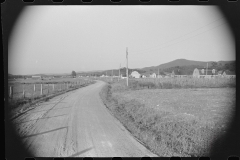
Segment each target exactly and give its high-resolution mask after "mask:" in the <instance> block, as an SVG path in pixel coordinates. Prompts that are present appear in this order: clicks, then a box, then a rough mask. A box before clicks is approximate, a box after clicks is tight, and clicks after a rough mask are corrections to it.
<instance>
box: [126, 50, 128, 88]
mask: <svg viewBox="0 0 240 160" xmlns="http://www.w3.org/2000/svg"><path fill="white" fill-rule="evenodd" d="M126 59H127V68H126V72H127V86H128V48H127V50H126Z"/></svg>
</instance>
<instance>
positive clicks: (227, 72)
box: [222, 70, 235, 76]
mask: <svg viewBox="0 0 240 160" xmlns="http://www.w3.org/2000/svg"><path fill="white" fill-rule="evenodd" d="M222 75H223V76H226V75H235V73H234V72H232V71H229V70H225V71H224V72H223V74H222Z"/></svg>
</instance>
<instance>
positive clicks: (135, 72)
mask: <svg viewBox="0 0 240 160" xmlns="http://www.w3.org/2000/svg"><path fill="white" fill-rule="evenodd" d="M133 74H137V75H140V74H139V73H138V72H137V71H133V72H132V73H131V75H133Z"/></svg>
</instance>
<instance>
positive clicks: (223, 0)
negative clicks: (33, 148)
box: [1, 0, 240, 160]
mask: <svg viewBox="0 0 240 160" xmlns="http://www.w3.org/2000/svg"><path fill="white" fill-rule="evenodd" d="M28 5H217V6H219V7H220V10H221V11H222V13H223V14H224V16H225V18H226V20H227V21H228V23H229V25H230V27H231V29H232V32H233V35H234V37H235V42H236V66H237V65H238V63H237V62H238V54H237V52H238V48H239V30H240V2H239V1H238V0H237V1H236V2H228V0H208V2H199V1H198V0H179V1H178V2H173V1H172V2H170V1H168V0H150V2H145V3H143V2H140V1H139V0H121V2H118V3H112V2H111V1H110V0H92V2H91V3H83V2H82V1H81V0H64V1H63V2H62V3H61V2H60V3H56V2H55V3H54V2H52V1H51V0H35V1H34V2H29V3H25V2H23V1H20V0H6V1H5V2H2V6H1V8H2V12H1V13H2V37H3V64H4V66H3V67H4V110H5V111H4V122H5V123H4V127H5V132H4V136H5V156H4V158H7V159H8V160H9V159H24V158H27V157H32V155H31V154H30V153H28V152H26V151H25V150H24V148H23V147H22V146H21V143H20V141H19V138H18V137H17V136H16V135H15V134H14V132H13V128H12V127H11V123H10V122H9V120H8V116H7V115H8V104H7V99H8V96H7V95H8V90H7V86H8V68H7V67H8V38H9V36H10V33H11V31H12V30H13V26H14V24H15V22H16V20H17V19H18V16H19V15H20V13H21V12H22V10H23V9H24V7H25V6H28ZM237 68H238V67H236V75H238V73H239V70H238V69H237ZM236 80H238V77H237V78H236ZM237 86H238V83H237V84H236V89H237V88H238V87H237ZM238 95H239V94H238V90H237V91H236V96H238ZM236 98H237V97H236ZM236 103H237V104H238V103H239V101H238V99H237V102H236ZM237 104H236V116H235V117H234V120H233V123H232V126H231V127H230V129H229V132H228V133H229V134H228V135H227V136H226V137H224V141H223V143H222V144H221V146H217V147H215V148H213V152H212V155H211V156H210V157H211V159H215V158H217V159H227V158H228V157H229V156H234V155H235V156H238V157H240V146H239V144H240V141H239V137H240V136H239V126H240V124H239V122H240V120H239V117H238V107H237V106H238V105H237ZM6 136H7V137H6ZM9 143H10V144H9ZM222 147H224V148H222ZM219 149H220V150H219ZM6 156H7V157H6ZM36 159H38V158H36ZM41 159H45V158H41ZM65 159H68V158H65ZM96 159H98V158H96ZM153 159H155V158H153ZM183 159H184V158H183Z"/></svg>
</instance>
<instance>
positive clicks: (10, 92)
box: [9, 86, 13, 98]
mask: <svg viewBox="0 0 240 160" xmlns="http://www.w3.org/2000/svg"><path fill="white" fill-rule="evenodd" d="M12 90H13V89H12V86H10V91H9V97H10V98H12V95H13V92H12Z"/></svg>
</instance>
